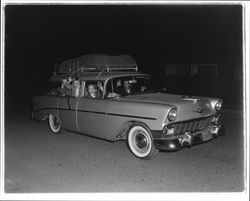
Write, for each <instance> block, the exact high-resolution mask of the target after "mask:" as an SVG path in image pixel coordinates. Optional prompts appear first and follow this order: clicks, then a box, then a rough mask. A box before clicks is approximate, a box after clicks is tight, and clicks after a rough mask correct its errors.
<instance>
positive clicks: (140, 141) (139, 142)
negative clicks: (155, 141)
mask: <svg viewBox="0 0 250 201" xmlns="http://www.w3.org/2000/svg"><path fill="white" fill-rule="evenodd" d="M135 141H136V146H137V147H138V148H140V149H144V148H145V147H146V146H147V144H148V141H147V138H146V137H145V135H143V134H141V133H139V134H138V135H136V137H135Z"/></svg>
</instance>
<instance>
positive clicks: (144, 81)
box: [106, 76, 152, 97]
mask: <svg viewBox="0 0 250 201" xmlns="http://www.w3.org/2000/svg"><path fill="white" fill-rule="evenodd" d="M149 92H152V85H151V80H150V77H148V76H126V77H118V78H113V79H111V80H109V81H108V83H107V85H106V97H114V96H128V95H132V94H143V93H149Z"/></svg>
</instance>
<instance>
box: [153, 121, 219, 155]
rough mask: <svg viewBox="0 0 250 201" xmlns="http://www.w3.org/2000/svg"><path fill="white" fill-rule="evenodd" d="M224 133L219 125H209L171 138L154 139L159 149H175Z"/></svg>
mask: <svg viewBox="0 0 250 201" xmlns="http://www.w3.org/2000/svg"><path fill="white" fill-rule="evenodd" d="M223 134H224V128H223V127H222V126H221V125H218V124H214V125H210V126H209V127H207V128H206V129H204V130H202V131H197V132H192V133H191V132H186V133H184V134H183V135H181V136H177V137H176V138H171V139H155V140H154V143H155V148H156V149H160V150H167V151H175V150H179V149H181V148H183V147H190V146H193V145H195V144H199V143H202V142H206V141H209V140H212V139H213V138H216V137H218V136H219V135H223Z"/></svg>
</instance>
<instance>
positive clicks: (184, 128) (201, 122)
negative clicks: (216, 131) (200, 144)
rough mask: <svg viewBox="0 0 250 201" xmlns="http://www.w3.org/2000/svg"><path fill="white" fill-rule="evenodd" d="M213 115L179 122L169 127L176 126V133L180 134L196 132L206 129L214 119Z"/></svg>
mask: <svg viewBox="0 0 250 201" xmlns="http://www.w3.org/2000/svg"><path fill="white" fill-rule="evenodd" d="M213 118H214V117H213V116H210V117H206V118H200V119H194V120H190V121H183V122H177V123H173V124H170V125H168V128H174V135H179V134H182V133H185V132H195V131H199V130H203V129H205V128H206V127H207V126H208V125H209V124H211V122H212V120H213Z"/></svg>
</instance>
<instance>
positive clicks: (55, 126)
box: [49, 114, 62, 134]
mask: <svg viewBox="0 0 250 201" xmlns="http://www.w3.org/2000/svg"><path fill="white" fill-rule="evenodd" d="M49 128H50V130H51V132H52V133H55V134H60V133H61V132H62V127H61V123H60V121H59V119H58V118H57V117H56V116H55V115H53V114H50V115H49Z"/></svg>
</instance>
